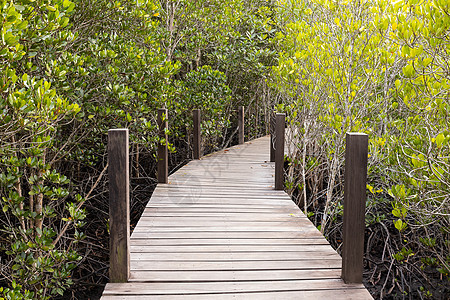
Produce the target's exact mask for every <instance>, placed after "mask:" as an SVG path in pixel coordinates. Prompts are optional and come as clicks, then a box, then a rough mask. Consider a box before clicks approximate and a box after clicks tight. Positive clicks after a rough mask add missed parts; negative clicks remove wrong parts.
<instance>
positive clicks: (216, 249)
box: [130, 243, 334, 254]
mask: <svg viewBox="0 0 450 300" xmlns="http://www.w3.org/2000/svg"><path fill="white" fill-rule="evenodd" d="M295 251H298V252H311V251H317V252H320V253H332V254H334V249H333V248H332V247H331V246H330V245H327V244H319V245H307V247H305V245H304V244H302V245H174V246H169V245H162V246H157V245H151V244H142V243H141V244H136V243H133V244H131V245H130V252H132V253H220V252H227V253H229V252H247V253H250V252H251V253H255V252H295Z"/></svg>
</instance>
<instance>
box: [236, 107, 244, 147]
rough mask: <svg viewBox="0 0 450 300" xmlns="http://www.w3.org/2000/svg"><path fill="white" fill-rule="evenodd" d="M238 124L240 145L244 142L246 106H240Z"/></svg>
mask: <svg viewBox="0 0 450 300" xmlns="http://www.w3.org/2000/svg"><path fill="white" fill-rule="evenodd" d="M238 126H239V145H241V144H244V142H245V141H244V107H243V106H239V111H238Z"/></svg>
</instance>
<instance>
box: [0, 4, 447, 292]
mask: <svg viewBox="0 0 450 300" xmlns="http://www.w3.org/2000/svg"><path fill="white" fill-rule="evenodd" d="M449 10H450V7H449V4H448V3H447V1H445V0H435V1H419V0H410V1H397V2H396V3H391V2H390V1H382V0H380V1H359V2H354V1H321V0H302V1H300V0H297V1H267V0H253V1H244V0H232V1H231V0H230V1H217V0H213V1H209V0H200V1H189V0H179V1H172V0H166V1H163V0H161V1H158V0H130V1H123V2H120V1H111V0H93V1H86V0H74V1H72V0H10V1H7V0H0V13H1V18H2V27H1V30H2V39H1V41H0V61H1V65H0V143H1V144H0V185H1V191H0V193H1V201H0V203H1V204H0V207H1V209H2V210H1V213H0V223H1V224H0V226H1V228H0V249H1V250H2V251H1V252H0V258H1V261H0V264H1V270H0V274H1V275H0V286H3V290H2V291H1V292H0V298H1V297H2V296H3V297H5V298H7V299H46V298H55V297H58V296H59V297H62V298H64V299H67V298H70V297H72V298H75V299H83V297H86V298H87V297H92V295H95V294H96V293H98V292H101V290H102V287H103V285H104V284H105V283H106V282H107V281H108V247H107V245H108V231H107V228H108V194H107V190H108V186H107V185H108V183H107V179H106V177H107V176H105V175H106V170H107V164H106V161H107V159H106V153H105V145H106V142H107V140H106V138H107V130H108V129H110V128H118V127H127V128H129V129H130V134H131V151H130V153H131V164H132V166H131V172H132V174H131V185H132V189H131V190H132V197H131V199H132V202H131V205H132V208H131V211H132V216H131V217H132V226H133V224H135V223H136V221H137V220H138V218H139V215H140V212H141V211H142V210H143V208H144V206H145V203H146V201H147V200H148V198H149V195H150V194H151V192H152V190H153V188H154V186H155V179H154V178H155V157H154V156H155V151H154V150H155V146H156V145H157V143H159V142H160V141H159V140H158V138H157V135H156V120H155V115H156V110H157V108H160V107H166V108H168V110H169V127H170V129H169V137H170V138H169V140H170V145H169V146H170V150H171V154H170V160H171V161H170V167H171V169H172V170H175V169H177V168H178V167H179V166H181V165H183V164H184V163H185V162H186V161H187V160H189V159H190V157H191V149H190V148H191V128H192V126H191V124H192V118H191V109H194V108H200V109H202V115H203V120H202V134H203V136H204V137H205V138H204V145H203V147H204V149H205V151H206V152H209V151H214V150H216V149H220V148H222V147H225V146H228V145H230V144H232V143H233V142H234V141H235V139H236V136H235V133H236V122H235V108H236V107H237V106H238V105H244V106H245V107H246V122H247V123H246V128H247V132H246V135H247V137H248V138H249V139H251V138H253V137H256V136H259V135H261V134H263V133H267V130H268V122H267V118H268V116H269V115H270V113H271V112H272V110H273V109H274V107H275V109H276V110H278V111H281V112H286V113H287V115H288V120H289V122H290V125H291V126H292V127H293V128H297V134H298V137H300V138H299V141H300V142H299V144H298V145H297V147H296V148H295V149H292V152H291V154H290V155H289V157H288V161H289V166H288V168H287V170H286V171H287V181H286V189H287V190H288V191H289V192H291V194H292V195H293V196H294V199H295V200H296V201H297V202H298V203H299V206H300V207H301V208H302V209H303V210H304V211H305V213H306V214H308V216H309V217H310V218H311V219H312V220H313V221H314V222H315V224H316V225H317V226H318V227H319V228H320V229H321V230H322V232H323V233H324V235H325V236H326V237H327V238H328V240H329V241H330V242H331V243H332V244H333V246H335V247H336V248H337V249H338V251H340V245H341V238H342V237H341V223H342V217H341V216H342V198H343V195H342V183H343V176H342V174H343V173H342V171H343V167H344V161H343V151H344V146H345V145H344V142H345V141H344V137H345V132H346V131H363V132H366V133H368V134H369V136H370V149H369V153H370V158H369V182H368V186H367V188H368V199H367V216H366V225H367V226H366V254H365V265H366V272H365V284H366V286H367V287H368V288H369V289H371V291H372V292H373V295H375V296H376V297H377V298H385V299H388V298H396V299H400V298H407V299H418V298H435V299H446V297H448V295H449V289H448V285H449V282H448V275H449V269H450V268H449V263H450V262H449V259H450V258H449V246H450V245H449V233H450V224H449V186H450V167H449V157H450V132H449V129H448V128H449V120H450V118H449V115H448V114H449V111H450V103H449V91H450V90H449V89H450V82H449V77H450V76H449V74H450V70H449V66H448V61H449V54H448V53H449V49H450V48H449V36H448V34H449V26H450V25H449V24H450V17H449Z"/></svg>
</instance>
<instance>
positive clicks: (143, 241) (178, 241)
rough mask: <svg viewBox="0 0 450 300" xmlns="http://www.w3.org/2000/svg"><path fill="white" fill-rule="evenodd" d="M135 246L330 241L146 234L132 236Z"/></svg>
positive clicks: (313, 243) (326, 243)
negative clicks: (171, 236) (162, 237)
mask: <svg viewBox="0 0 450 300" xmlns="http://www.w3.org/2000/svg"><path fill="white" fill-rule="evenodd" d="M130 243H131V245H133V246H182V245H192V246H199V245H276V246H285V245H329V243H328V242H327V241H326V240H325V239H323V238H320V237H317V238H303V239H217V238H216V239H205V238H194V239H187V238H182V237H180V238H172V239H155V238H152V237H148V236H146V237H145V238H132V239H131V240H130Z"/></svg>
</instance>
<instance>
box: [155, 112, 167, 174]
mask: <svg viewBox="0 0 450 300" xmlns="http://www.w3.org/2000/svg"><path fill="white" fill-rule="evenodd" d="M167 118H168V114H167V109H165V108H160V109H158V128H159V138H160V139H162V140H163V142H161V143H158V153H157V159H158V176H157V177H158V178H157V179H158V183H168V182H169V179H168V177H169V155H168V150H167V133H166V128H167V127H168V125H167Z"/></svg>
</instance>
